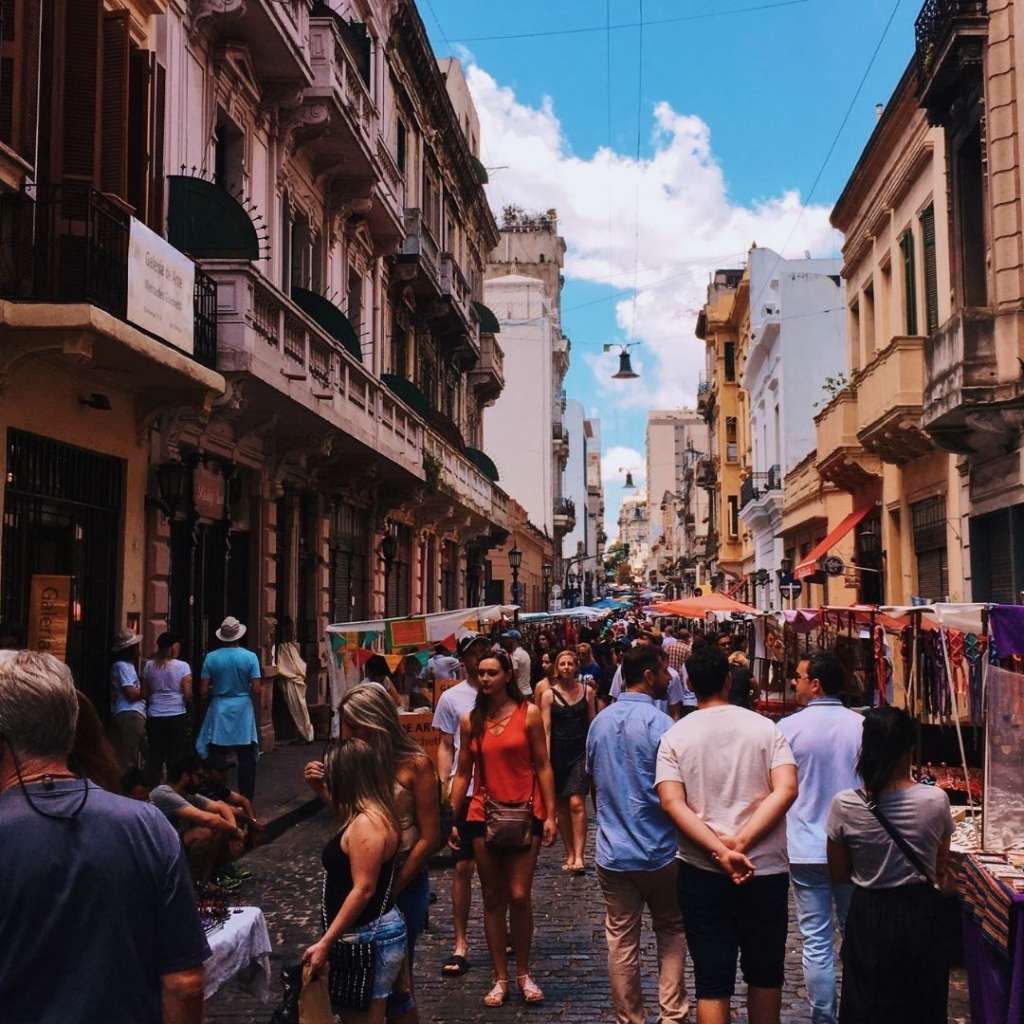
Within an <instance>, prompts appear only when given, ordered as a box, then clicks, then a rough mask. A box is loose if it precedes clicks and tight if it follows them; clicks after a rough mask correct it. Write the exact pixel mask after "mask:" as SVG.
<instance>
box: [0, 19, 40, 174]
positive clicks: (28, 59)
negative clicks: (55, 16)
mask: <svg viewBox="0 0 1024 1024" xmlns="http://www.w3.org/2000/svg"><path fill="white" fill-rule="evenodd" d="M40 16H41V14H40V7H39V0H0V141H2V142H4V143H5V144H6V145H8V146H10V148H11V149H13V150H14V151H15V152H16V153H18V154H20V155H21V156H23V157H24V158H25V159H26V160H28V162H29V163H33V162H34V160H35V144H36V101H37V99H38V95H39V92H38V81H37V79H38V60H39V19H40Z"/></svg>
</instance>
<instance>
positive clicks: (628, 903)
mask: <svg viewBox="0 0 1024 1024" xmlns="http://www.w3.org/2000/svg"><path fill="white" fill-rule="evenodd" d="M676 871H677V867H676V862H675V861H673V862H672V863H671V864H669V865H668V866H667V867H664V868H660V869H659V870H657V871H607V870H605V869H604V868H602V867H598V869H597V877H598V880H599V881H600V883H601V891H602V892H603V893H604V902H605V920H604V930H605V937H606V938H607V940H608V980H609V982H610V983H611V989H612V1004H613V1005H614V1007H615V1020H616V1024H644V1022H645V1021H646V1019H647V1017H646V1014H645V1013H644V1000H643V994H642V992H641V990H640V929H641V926H642V922H643V910H644V906H645V905H646V906H647V908H648V910H650V912H651V923H652V924H653V926H654V935H655V938H656V940H657V943H658V1001H659V1003H660V1004H661V1021H662V1022H663V1024H678V1022H680V1021H683V1020H685V1019H686V1014H687V1012H688V1011H689V1003H688V1002H687V999H686V978H685V975H684V972H685V970H686V938H685V936H684V934H683V918H682V915H681V914H680V913H679V899H678V896H677V894H676Z"/></svg>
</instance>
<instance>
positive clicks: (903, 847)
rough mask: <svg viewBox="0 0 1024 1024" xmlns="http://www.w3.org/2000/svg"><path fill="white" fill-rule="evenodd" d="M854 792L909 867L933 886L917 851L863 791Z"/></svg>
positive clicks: (930, 876)
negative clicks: (908, 863) (904, 858)
mask: <svg viewBox="0 0 1024 1024" xmlns="http://www.w3.org/2000/svg"><path fill="white" fill-rule="evenodd" d="M856 792H857V796H859V797H860V798H861V800H863V801H864V804H865V806H866V807H867V809H868V810H869V811H870V812H871V813H872V814H873V815H874V816H875V818H876V819H877V821H878V824H879V825H881V826H882V828H884V829H885V831H886V832H887V833H888V835H889V838H890V839H891V840H892V841H893V843H894V844H895V845H896V848H897V849H898V850H899V851H900V853H902V854H903V856H904V857H906V858H907V860H908V861H910V865H911V867H913V869H914V870H915V871H916V872H917V873H918V874H920V875H923V876H924V878H925V879H926V880H927V881H928V882H931V884H932V885H935V879H934V878H932V874H931V872H930V871H929V870H928V869H927V868H926V867H925V866H924V861H923V860H921V858H920V857H919V856H918V854H917V851H916V850H914V848H913V847H912V846H911V845H910V843H908V842H907V841H906V839H904V838H903V836H901V835H900V834H899V832H898V831H897V830H896V826H895V825H893V823H892V822H891V821H890V820H889V819H888V818H887V817H886V816H885V815H884V814H883V813H882V812H881V810H880V809H879V807H878V804H877V803H876V802H875V801H874V800H871V799H870V798H869V797H868V795H867V793H865V792H864V790H863V789H858V790H857V791H856Z"/></svg>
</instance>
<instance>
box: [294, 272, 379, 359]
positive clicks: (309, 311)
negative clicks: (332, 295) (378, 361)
mask: <svg viewBox="0 0 1024 1024" xmlns="http://www.w3.org/2000/svg"><path fill="white" fill-rule="evenodd" d="M292 302H294V303H295V305H296V306H298V307H299V309H301V310H302V312H303V313H305V314H306V315H307V316H308V317H310V318H311V319H313V320H315V321H316V322H317V323H318V324H319V325H320V326H321V327H322V328H323V329H324V330H325V331H326V332H327V333H328V334H329V335H330V336H331V337H332V338H334V340H335V341H340V342H341V343H342V345H344V346H345V348H346V349H347V350H348V351H349V353H350V354H351V355H353V356H355V357H356V359H358V360H359V362H362V361H363V349H362V346H361V345H360V344H359V336H358V335H357V334H356V331H355V328H354V327H353V326H352V323H351V322H350V320H349V318H348V317H347V316H345V314H344V313H342V311H341V310H340V309H338V307H337V306H336V305H335V304H334V303H333V302H331V301H330V299H325V298H324V297H323V296H322V295H319V294H317V293H316V292H311V291H310V290H309V289H308V288H298V287H296V286H294V285H293V286H292Z"/></svg>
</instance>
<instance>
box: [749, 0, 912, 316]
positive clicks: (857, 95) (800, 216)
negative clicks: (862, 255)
mask: <svg viewBox="0 0 1024 1024" xmlns="http://www.w3.org/2000/svg"><path fill="white" fill-rule="evenodd" d="M902 2H903V0H896V3H895V4H893V8H892V11H891V12H890V14H889V20H888V21H887V22H886V23H885V27H884V28H883V29H882V34H881V36H879V38H878V42H877V43H876V44H875V49H874V51H873V52H872V54H871V58H870V60H868V64H867V67H866V68H865V69H864V73H863V74H862V75H861V76H860V81H859V82H858V83H857V88H856V89H855V90H854V93H853V96H852V97H851V98H850V103H849V105H848V106H847V108H846V113H845V114H843V119H842V120H841V121H840V122H839V127H838V128H837V129H836V133H835V135H833V136H832V142H831V143H830V144H829V147H828V152H827V153H826V154H825V159H824V160H822V161H821V166H820V167H819V168H818V173H817V174H816V175H815V176H814V181H813V182H812V184H811V187H810V189H809V190H808V192H807V196H806V198H804V199H803V200H802V202H801V203H800V212H799V213H798V214H797V217H796V220H795V221H793V227H792V228H791V230H790V232H789V235H788V236H787V238H786V241H785V242H784V243H783V246H782V248H781V249H780V250H779V255H778V258H777V259H776V260H775V263H774V265H773V266H772V272H771V273H770V274H768V275H767V276H766V277H765V280H764V282H763V283H762V284H761V287H760V289H758V292H757V296H756V297H755V299H754V301H753V302H751V303H750V309H751V310H754V309H756V308H757V303H758V302H759V301H760V299H761V296H762V295H763V294H764V290H765V288H767V287H768V283H769V282H770V281H771V279H772V278H773V277H774V276H775V271H776V270H777V269H778V267H779V264H780V263H781V262H782V260H783V258H784V255H783V254H784V253H785V251H786V249H787V248H789V243H790V242H792V241H793V236H794V235H795V234H796V229H797V228H798V227H799V226H800V222H801V221H802V220H803V217H804V213H805V212H806V210H807V207H808V206H809V205H810V202H811V199H812V198H813V197H814V193H815V191H816V190H817V188H818V185H820V184H821V179H822V176H823V175H824V174H825V168H826V167H827V166H828V162H829V160H831V159H832V154H833V153H834V152H835V151H836V146H837V145H838V144H839V138H840V136H841V135H842V134H843V130H844V129H845V128H846V125H847V122H848V121H849V120H850V115H851V114H852V113H853V108H854V107H855V106H856V105H857V100H858V99H860V94H861V92H862V90H863V89H864V85H865V83H866V82H867V80H868V75H869V74H871V69H872V68H873V67H874V66H875V61H876V60H877V59H878V54H879V53H880V52H881V49H882V45H883V44H884V43H885V40H886V37H887V36H888V35H889V29H890V28H892V23H893V22H894V21H895V20H896V12H897V11H898V10H899V9H900V4H901V3H902Z"/></svg>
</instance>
